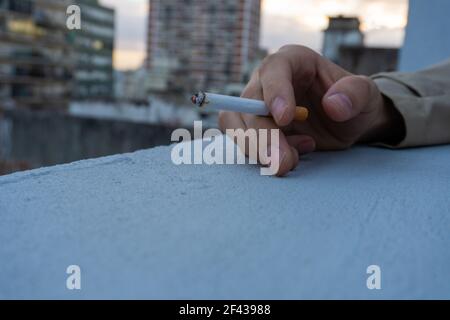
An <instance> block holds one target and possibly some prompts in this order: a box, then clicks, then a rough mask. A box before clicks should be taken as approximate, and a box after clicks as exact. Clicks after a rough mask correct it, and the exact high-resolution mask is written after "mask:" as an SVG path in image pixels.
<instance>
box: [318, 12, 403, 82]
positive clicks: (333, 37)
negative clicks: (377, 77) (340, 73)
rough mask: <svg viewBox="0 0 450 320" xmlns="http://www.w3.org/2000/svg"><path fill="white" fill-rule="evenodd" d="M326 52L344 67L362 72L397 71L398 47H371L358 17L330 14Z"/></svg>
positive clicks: (364, 73) (325, 35)
mask: <svg viewBox="0 0 450 320" xmlns="http://www.w3.org/2000/svg"><path fill="white" fill-rule="evenodd" d="M323 39H324V40H323V47H322V53H323V55H324V56H325V57H327V58H328V59H330V60H331V61H333V62H334V63H336V64H338V65H340V66H341V67H342V68H344V69H346V70H348V71H350V72H352V73H355V74H361V75H372V74H375V73H378V72H385V71H395V70H397V66H398V56H399V49H398V48H386V47H367V46H366V45H365V43H364V34H363V32H362V31H361V22H360V20H359V18H358V17H344V16H336V17H329V24H328V28H327V29H326V30H324V38H323Z"/></svg>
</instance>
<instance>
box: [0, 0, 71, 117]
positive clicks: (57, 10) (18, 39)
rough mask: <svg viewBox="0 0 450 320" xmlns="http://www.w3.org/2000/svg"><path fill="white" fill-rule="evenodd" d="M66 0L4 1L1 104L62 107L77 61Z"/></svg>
mask: <svg viewBox="0 0 450 320" xmlns="http://www.w3.org/2000/svg"><path fill="white" fill-rule="evenodd" d="M69 3H70V2H69V1H66V0H0V107H28V108H33V109H40V108H56V109H64V108H65V107H66V106H67V104H68V100H69V97H70V92H71V74H72V71H73V64H72V59H71V48H70V46H69V45H68V43H67V38H66V35H67V28H66V8H67V6H68V5H69Z"/></svg>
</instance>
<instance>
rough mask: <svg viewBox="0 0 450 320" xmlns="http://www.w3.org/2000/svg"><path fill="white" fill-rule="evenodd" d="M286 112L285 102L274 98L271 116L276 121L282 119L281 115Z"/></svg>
mask: <svg viewBox="0 0 450 320" xmlns="http://www.w3.org/2000/svg"><path fill="white" fill-rule="evenodd" d="M285 111H286V101H285V100H284V99H283V98H280V97H276V98H275V100H273V102H272V115H273V117H274V118H275V120H277V121H281V119H283V115H284V113H285Z"/></svg>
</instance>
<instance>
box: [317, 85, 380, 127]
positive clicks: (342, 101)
mask: <svg viewBox="0 0 450 320" xmlns="http://www.w3.org/2000/svg"><path fill="white" fill-rule="evenodd" d="M376 92H378V89H377V87H376V85H375V83H374V82H373V81H372V80H371V79H370V78H368V77H365V76H348V77H344V78H342V79H340V80H339V81H337V82H336V83H335V84H334V85H333V86H331V88H330V89H329V90H328V92H327V93H326V94H325V96H324V97H323V99H322V106H323V109H324V111H325V113H326V114H327V115H328V117H330V119H331V120H333V121H336V122H346V121H349V120H351V119H353V118H355V117H356V116H358V115H359V114H360V113H361V112H369V111H370V105H371V103H370V102H371V101H372V99H374V96H375V94H376Z"/></svg>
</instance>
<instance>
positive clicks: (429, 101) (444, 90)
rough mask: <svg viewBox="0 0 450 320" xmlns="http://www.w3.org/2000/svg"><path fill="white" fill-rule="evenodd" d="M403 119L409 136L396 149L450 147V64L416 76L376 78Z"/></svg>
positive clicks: (376, 81) (449, 62)
mask: <svg viewBox="0 0 450 320" xmlns="http://www.w3.org/2000/svg"><path fill="white" fill-rule="evenodd" d="M372 79H374V81H375V83H376V84H377V86H378V88H379V89H380V91H381V93H382V94H383V95H384V96H385V97H387V98H389V99H390V100H391V101H392V103H393V105H394V106H395V108H396V109H397V110H398V111H399V112H400V114H401V115H402V117H403V120H404V124H405V128H406V135H405V137H404V139H403V140H402V141H401V142H400V143H399V144H398V145H395V146H391V147H395V148H405V147H416V146H426V145H437V144H447V143H450V60H447V61H445V62H443V63H441V64H439V65H436V66H433V67H430V68H429V69H426V70H423V71H419V72H416V73H399V72H393V73H380V74H376V75H374V76H372Z"/></svg>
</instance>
